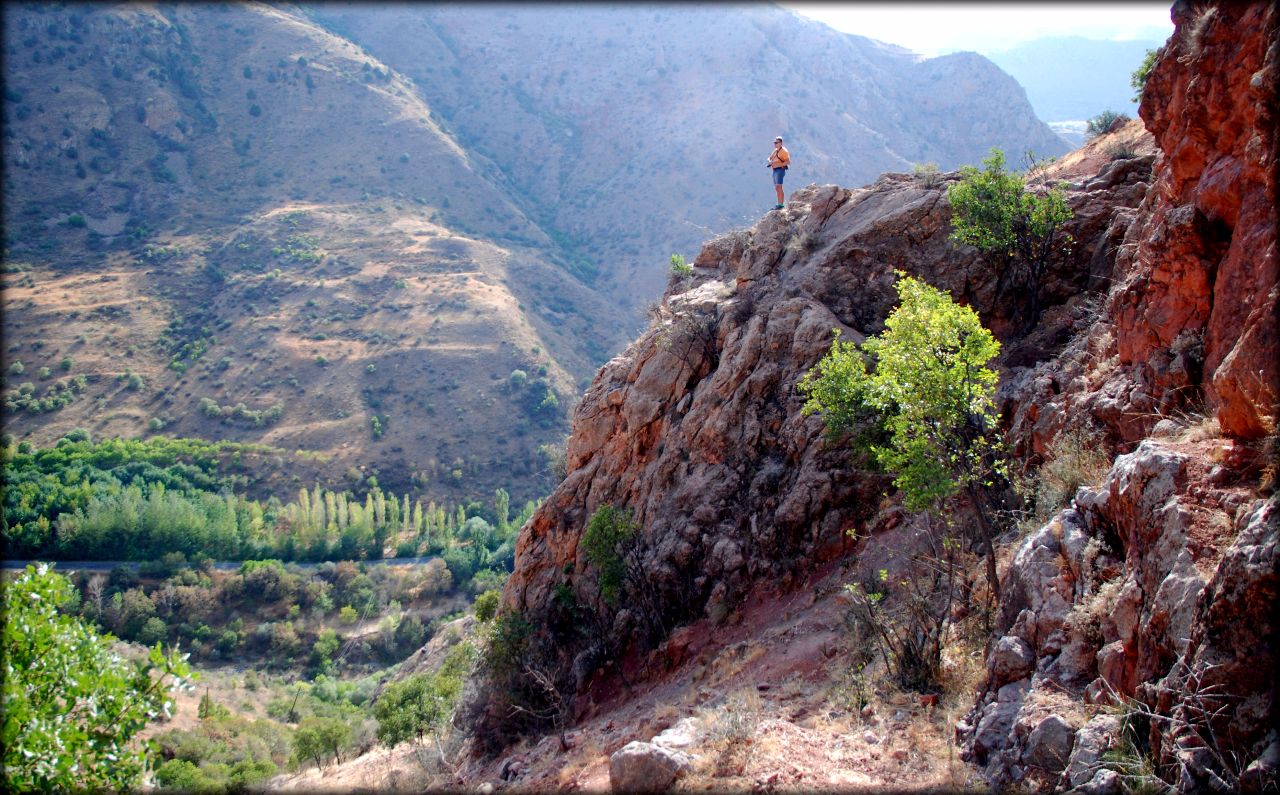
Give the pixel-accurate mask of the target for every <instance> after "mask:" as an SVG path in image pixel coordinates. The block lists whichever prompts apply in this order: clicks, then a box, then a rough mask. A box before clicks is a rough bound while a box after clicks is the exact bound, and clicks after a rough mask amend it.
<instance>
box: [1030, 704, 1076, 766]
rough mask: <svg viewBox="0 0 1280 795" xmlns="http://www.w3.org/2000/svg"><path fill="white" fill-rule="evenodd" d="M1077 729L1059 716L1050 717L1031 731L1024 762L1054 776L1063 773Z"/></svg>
mask: <svg viewBox="0 0 1280 795" xmlns="http://www.w3.org/2000/svg"><path fill="white" fill-rule="evenodd" d="M1075 735H1076V730H1075V727H1074V726H1072V725H1071V724H1070V723H1067V721H1066V720H1064V719H1063V718H1061V717H1060V716H1058V715H1050V716H1049V717H1047V718H1045V719H1044V720H1042V721H1040V723H1039V724H1037V726H1036V727H1035V728H1034V729H1032V730H1031V735H1030V736H1029V737H1028V738H1027V749H1026V750H1025V751H1023V752H1022V761H1023V763H1024V764H1027V765H1035V766H1036V767H1038V768H1040V769H1041V770H1044V771H1046V772H1048V773H1051V774H1053V775H1055V776H1056V775H1057V774H1058V773H1060V772H1062V769H1063V768H1065V767H1066V766H1067V760H1068V758H1069V757H1070V756H1071V749H1072V744H1073V743H1074V741H1075Z"/></svg>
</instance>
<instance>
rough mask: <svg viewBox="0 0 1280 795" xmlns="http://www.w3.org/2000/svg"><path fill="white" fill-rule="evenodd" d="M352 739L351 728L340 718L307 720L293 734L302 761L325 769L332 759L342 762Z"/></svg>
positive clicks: (294, 745)
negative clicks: (308, 761) (325, 763)
mask: <svg viewBox="0 0 1280 795" xmlns="http://www.w3.org/2000/svg"><path fill="white" fill-rule="evenodd" d="M350 739H351V727H350V726H348V725H347V724H346V723H345V722H343V721H342V720H340V719H338V718H306V719H304V720H303V721H302V722H301V723H299V724H298V729H297V731H295V732H294V734H293V747H294V752H295V753H296V754H297V757H298V759H299V760H300V761H302V760H310V761H314V762H315V763H316V766H317V767H323V766H324V762H325V760H327V759H329V758H330V757H333V759H334V760H335V761H339V762H341V761H342V752H343V751H344V750H346V748H347V744H348V742H349V741H350Z"/></svg>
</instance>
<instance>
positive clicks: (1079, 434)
mask: <svg viewBox="0 0 1280 795" xmlns="http://www.w3.org/2000/svg"><path fill="white" fill-rule="evenodd" d="M1046 458H1047V460H1046V461H1045V463H1044V464H1043V465H1042V466H1041V467H1040V470H1039V472H1038V473H1037V483H1036V488H1035V494H1036V512H1035V517H1034V518H1035V520H1036V521H1037V522H1040V523H1043V522H1045V521H1047V520H1048V519H1049V517H1050V516H1052V515H1053V514H1054V513H1056V512H1057V511H1058V509H1059V508H1061V507H1063V506H1064V505H1066V504H1068V503H1069V502H1071V499H1072V498H1073V497H1074V496H1075V493H1076V490H1077V489H1079V488H1080V487H1081V486H1093V485H1097V484H1098V483H1100V482H1102V478H1103V477H1104V476H1106V474H1107V470H1108V469H1109V468H1110V467H1111V456H1110V454H1109V453H1108V451H1107V448H1106V445H1105V443H1104V442H1103V441H1102V438H1101V437H1100V436H1099V435H1098V434H1097V433H1096V432H1094V431H1092V430H1089V429H1086V428H1080V429H1072V430H1067V431H1063V432H1062V433H1059V434H1058V435H1057V437H1055V438H1054V440H1053V442H1051V443H1050V444H1049V449H1048V451H1047V456H1046Z"/></svg>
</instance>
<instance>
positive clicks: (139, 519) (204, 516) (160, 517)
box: [0, 432, 535, 583]
mask: <svg viewBox="0 0 1280 795" xmlns="http://www.w3.org/2000/svg"><path fill="white" fill-rule="evenodd" d="M258 447H260V446H253V445H243V444H237V443H229V442H217V443H214V442H205V441H201V440H195V439H171V438H166V437H155V438H151V439H147V440H136V439H134V440H126V439H107V440H102V441H99V442H94V441H92V440H91V439H89V437H88V434H87V433H83V432H73V433H71V434H68V435H67V436H66V437H64V438H62V439H60V440H59V441H58V443H57V444H56V445H55V446H53V447H48V448H33V447H31V446H30V445H29V444H27V443H22V444H18V445H15V444H13V442H12V441H11V440H6V444H5V445H4V447H3V458H4V480H5V488H4V511H3V519H2V522H3V526H2V527H0V531H2V533H3V540H4V554H5V555H6V557H9V558H40V559H49V560H86V559H87V560H135V561H145V560H157V559H159V558H160V557H162V556H163V555H165V554H167V553H181V554H183V555H184V556H187V557H189V558H191V559H193V560H198V559H200V558H202V557H204V558H212V559H219V560H257V559H266V558H276V559H280V560H285V561H289V560H294V561H326V560H327V561H335V560H376V559H380V558H383V557H384V556H386V555H387V554H388V553H391V554H394V555H396V556H402V557H405V556H415V555H432V554H438V555H441V556H443V557H444V559H445V561H446V563H447V564H448V565H449V568H450V570H451V571H452V572H453V573H454V577H455V580H456V581H457V582H459V583H462V582H465V581H467V580H469V579H470V578H471V575H473V574H474V573H475V572H477V571H479V570H481V569H485V568H489V569H494V570H509V569H510V567H511V562H512V558H513V544H514V534H515V530H516V529H517V528H519V526H520V524H522V523H523V521H524V520H525V519H526V518H527V517H528V516H529V515H531V514H532V512H533V509H534V507H535V504H534V503H533V502H529V503H526V504H525V506H524V507H523V509H522V510H521V511H520V512H519V514H518V515H517V516H515V517H512V516H511V505H510V497H509V496H508V493H507V492H506V491H505V490H504V489H498V490H497V491H496V492H495V494H494V495H493V499H492V501H491V502H490V503H489V504H484V503H481V502H479V501H475V500H473V501H470V502H468V503H466V504H462V505H438V504H436V503H435V502H427V503H426V504H423V502H422V501H421V500H411V499H410V497H409V495H408V494H401V495H397V494H394V493H389V492H384V491H383V490H382V489H381V488H380V487H379V486H378V484H377V482H376V480H375V479H373V478H370V479H368V481H367V482H365V483H364V484H362V485H363V486H364V493H363V494H362V495H357V494H354V493H352V492H351V491H348V490H344V491H335V490H332V489H327V488H324V487H322V486H320V485H316V486H315V487H313V488H312V489H310V490H307V489H300V490H299V491H298V493H297V494H296V495H291V496H292V499H290V500H289V501H288V502H284V501H282V500H281V499H280V498H279V497H277V496H275V495H272V496H271V497H268V498H267V499H266V500H256V499H249V498H248V497H246V496H244V494H243V488H244V486H245V483H246V478H245V476H244V475H241V474H238V472H237V470H238V469H239V464H240V458H241V456H242V455H243V454H244V453H246V452H261V450H259V449H258Z"/></svg>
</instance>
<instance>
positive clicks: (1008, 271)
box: [947, 147, 1071, 330]
mask: <svg viewBox="0 0 1280 795" xmlns="http://www.w3.org/2000/svg"><path fill="white" fill-rule="evenodd" d="M982 165H983V168H982V169H981V170H979V169H977V168H974V167H973V166H964V167H962V168H961V169H960V181H959V182H956V183H953V184H951V185H950V186H948V188H947V199H948V200H949V201H950V202H951V209H952V211H953V213H954V214H953V216H952V219H951V223H952V226H953V231H952V232H951V239H952V240H955V241H958V242H960V243H968V244H969V245H971V246H974V247H976V248H977V249H979V250H980V251H983V252H988V253H992V254H995V255H997V256H998V257H1000V258H1001V259H1002V263H1001V266H1002V267H1001V271H1000V280H999V293H1000V294H1001V295H1002V296H1013V295H1022V296H1024V297H1025V299H1026V302H1025V303H1020V304H1019V309H1020V312H1019V313H1018V314H1020V316H1021V321H1022V323H1021V325H1022V327H1023V329H1024V330H1025V329H1029V328H1030V327H1031V326H1033V325H1034V324H1035V322H1036V321H1037V320H1038V319H1039V317H1040V285H1041V282H1042V281H1043V280H1044V270H1045V266H1046V265H1047V264H1048V262H1049V258H1050V256H1051V255H1052V254H1053V251H1054V247H1055V246H1056V245H1057V244H1058V242H1059V240H1060V239H1062V242H1066V243H1070V242H1071V238H1070V236H1069V235H1068V236H1065V238H1063V237H1062V236H1061V235H1060V232H1061V231H1062V227H1063V225H1064V224H1065V223H1066V222H1067V221H1069V220H1071V208H1069V207H1068V206H1067V201H1066V198H1065V197H1064V195H1063V193H1062V190H1061V188H1056V187H1055V188H1049V189H1047V190H1029V189H1028V188H1027V178H1026V177H1025V176H1024V175H1023V174H1019V173H1018V172H1014V171H1006V170H1005V160H1004V152H1002V151H1000V150H999V149H997V148H994V147H993V148H992V149H991V154H990V155H989V156H988V157H987V158H986V159H985V160H983V161H982ZM1039 168H1040V164H1039V163H1036V162H1035V161H1034V160H1033V161H1032V164H1031V169H1030V171H1029V173H1033V172H1035V171H1037V170H1039Z"/></svg>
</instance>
